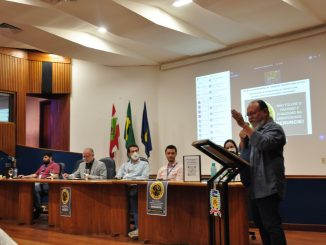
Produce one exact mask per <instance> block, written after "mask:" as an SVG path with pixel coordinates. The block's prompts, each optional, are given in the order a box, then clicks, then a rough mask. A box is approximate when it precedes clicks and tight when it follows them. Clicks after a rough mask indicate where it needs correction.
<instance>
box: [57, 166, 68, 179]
mask: <svg viewBox="0 0 326 245" xmlns="http://www.w3.org/2000/svg"><path fill="white" fill-rule="evenodd" d="M58 165H59V167H60V172H59V176H58V178H59V179H63V176H62V175H63V173H64V171H65V169H66V164H64V163H63V162H59V163H58Z"/></svg>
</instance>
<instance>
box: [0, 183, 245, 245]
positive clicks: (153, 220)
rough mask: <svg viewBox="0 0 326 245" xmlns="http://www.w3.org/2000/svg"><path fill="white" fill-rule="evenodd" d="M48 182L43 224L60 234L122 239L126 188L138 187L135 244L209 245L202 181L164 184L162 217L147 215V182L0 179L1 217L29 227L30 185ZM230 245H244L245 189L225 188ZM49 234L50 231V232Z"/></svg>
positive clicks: (219, 227)
mask: <svg viewBox="0 0 326 245" xmlns="http://www.w3.org/2000/svg"><path fill="white" fill-rule="evenodd" d="M35 182H40V183H48V184H49V194H48V225H49V227H53V228H55V229H58V230H59V231H61V232H64V233H71V234H83V235H87V234H108V235H121V236H127V233H128V231H129V230H128V229H129V211H128V185H130V184H137V185H138V227H139V240H141V241H145V242H150V243H160V244H208V243H209V235H208V229H209V227H208V217H209V206H208V193H209V191H208V189H207V184H206V183H202V182H169V183H168V189H167V196H168V197H167V216H156V215H148V214H147V210H146V202H147V181H127V180H87V181H86V180H59V179H54V180H43V179H42V180H40V179H6V180H0V218H2V219H10V220H14V221H17V223H18V224H26V225H32V224H33V219H32V210H33V190H34V183H35ZM62 188H69V189H70V190H71V215H70V216H63V215H61V212H60V204H61V190H62ZM228 188H229V194H228V199H229V200H228V210H229V229H230V244H234V245H236V244H237V245H242V244H243V245H248V244H249V229H248V227H249V226H248V217H247V204H246V193H245V189H244V187H243V186H242V184H241V183H239V182H233V183H230V184H229V186H228ZM223 223H224V219H223V214H222V218H221V219H220V218H216V219H215V235H216V240H217V244H224V237H223V234H224V233H223V229H224V228H223ZM49 229H51V228H49Z"/></svg>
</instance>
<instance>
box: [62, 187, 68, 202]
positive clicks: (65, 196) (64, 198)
mask: <svg viewBox="0 0 326 245" xmlns="http://www.w3.org/2000/svg"><path fill="white" fill-rule="evenodd" d="M68 201H69V191H68V190H67V189H63V190H62V191H61V202H62V203H63V204H67V203H68Z"/></svg>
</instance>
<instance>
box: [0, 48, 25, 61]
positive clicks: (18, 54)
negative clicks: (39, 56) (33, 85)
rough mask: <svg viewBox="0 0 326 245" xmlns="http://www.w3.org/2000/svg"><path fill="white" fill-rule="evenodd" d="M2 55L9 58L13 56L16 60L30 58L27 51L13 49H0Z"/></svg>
mask: <svg viewBox="0 0 326 245" xmlns="http://www.w3.org/2000/svg"><path fill="white" fill-rule="evenodd" d="M0 54H5V55H8V56H13V57H16V58H21V59H26V60H27V58H28V54H27V52H26V51H23V50H19V49H13V48H0Z"/></svg>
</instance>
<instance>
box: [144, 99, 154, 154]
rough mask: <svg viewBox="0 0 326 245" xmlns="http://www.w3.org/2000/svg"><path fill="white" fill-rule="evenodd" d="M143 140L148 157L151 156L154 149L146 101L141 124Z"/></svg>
mask: <svg viewBox="0 0 326 245" xmlns="http://www.w3.org/2000/svg"><path fill="white" fill-rule="evenodd" d="M141 142H142V143H143V144H144V145H145V152H146V155H147V157H149V155H150V153H149V152H150V151H151V150H152V140H151V133H150V131H149V124H148V119H147V109H146V102H144V110H143V121H142V125H141Z"/></svg>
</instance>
